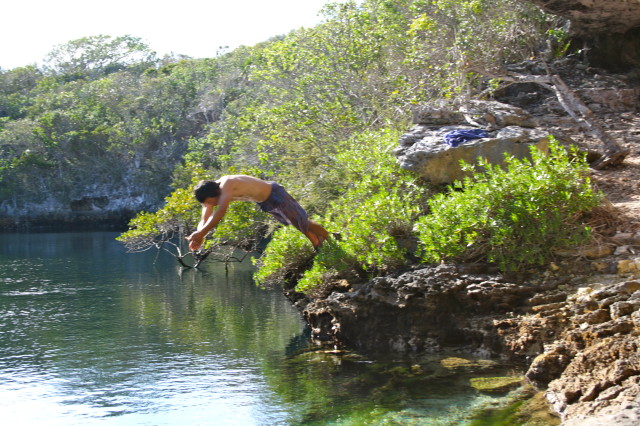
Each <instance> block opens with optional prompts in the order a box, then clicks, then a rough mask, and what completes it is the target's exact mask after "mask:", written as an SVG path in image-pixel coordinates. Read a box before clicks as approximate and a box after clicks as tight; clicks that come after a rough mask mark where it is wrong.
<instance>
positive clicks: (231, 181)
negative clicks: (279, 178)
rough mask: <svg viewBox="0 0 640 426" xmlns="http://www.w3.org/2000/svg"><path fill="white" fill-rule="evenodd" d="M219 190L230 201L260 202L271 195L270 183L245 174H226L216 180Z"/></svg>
mask: <svg viewBox="0 0 640 426" xmlns="http://www.w3.org/2000/svg"><path fill="white" fill-rule="evenodd" d="M217 182H218V184H219V185H220V192H221V194H222V195H226V196H228V197H230V198H231V200H230V201H253V202H255V203H261V202H263V201H265V200H266V199H267V198H269V195H271V184H270V183H269V182H265V181H263V180H262V179H258V178H256V177H253V176H247V175H228V176H223V177H221V178H220V179H219V180H217Z"/></svg>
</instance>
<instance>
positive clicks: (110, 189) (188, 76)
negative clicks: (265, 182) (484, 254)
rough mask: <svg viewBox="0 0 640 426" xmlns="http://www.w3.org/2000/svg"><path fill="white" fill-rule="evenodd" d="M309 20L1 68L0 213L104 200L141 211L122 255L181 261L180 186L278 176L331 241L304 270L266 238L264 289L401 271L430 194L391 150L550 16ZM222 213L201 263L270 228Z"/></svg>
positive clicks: (330, 12)
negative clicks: (206, 44)
mask: <svg viewBox="0 0 640 426" xmlns="http://www.w3.org/2000/svg"><path fill="white" fill-rule="evenodd" d="M322 13H323V16H324V18H325V19H324V21H323V23H321V24H320V25H318V26H316V27H314V28H302V29H299V30H296V31H293V32H291V33H289V34H286V35H282V36H278V37H274V38H273V39H271V40H268V41H265V42H263V43H260V44H258V45H255V46H250V47H246V46H245V47H241V48H238V49H236V50H234V51H231V52H226V53H221V54H217V55H215V57H212V58H210V59H198V60H194V59H189V58H184V57H165V58H157V57H156V56H155V53H154V52H152V51H151V50H150V49H149V47H148V46H147V45H145V44H144V43H143V42H142V41H141V40H139V39H138V38H136V37H131V36H125V37H118V38H112V37H109V36H96V37H88V38H83V39H79V40H73V41H71V42H69V43H68V44H66V45H62V46H58V47H57V48H56V49H54V50H53V51H52V52H51V54H50V55H49V56H48V58H47V66H46V67H44V68H42V69H40V68H38V67H35V66H28V67H23V68H16V69H13V70H0V214H3V213H4V214H16V212H20V211H29V209H31V211H33V207H34V206H37V205H42V204H47V207H46V208H49V209H54V208H59V209H64V208H67V207H68V205H69V203H70V202H71V201H73V200H78V199H82V198H83V197H85V196H87V194H90V195H91V196H101V195H103V196H106V197H108V198H109V199H110V200H120V202H121V203H122V205H126V206H128V207H130V208H134V209H135V210H137V211H143V210H144V211H145V212H143V213H140V214H139V215H138V216H137V217H136V218H135V219H134V220H133V221H132V222H131V224H130V225H131V228H132V229H131V230H130V231H128V232H127V233H125V234H123V235H122V237H121V238H120V239H121V240H122V241H123V242H124V243H125V244H126V245H127V246H128V247H129V248H130V249H132V250H143V249H147V248H153V247H159V246H162V247H166V246H170V247H173V249H174V250H176V254H177V256H178V257H182V256H183V254H184V253H183V250H184V248H183V247H184V246H183V236H184V235H185V233H188V232H189V231H190V230H191V229H192V228H193V227H194V226H195V225H196V223H197V221H198V218H199V206H198V205H197V204H196V203H195V202H194V201H193V200H191V198H190V190H189V188H190V187H191V186H192V185H193V183H194V182H195V181H197V180H198V179H201V178H204V177H206V178H211V177H214V178H215V177H217V176H220V175H223V174H230V173H239V172H244V173H249V174H253V175H256V176H258V177H261V178H265V179H272V180H277V181H279V182H281V183H283V184H284V185H285V186H286V187H287V189H288V190H289V192H291V193H292V195H293V196H294V197H295V198H296V199H298V200H299V201H300V202H301V204H302V205H303V206H304V207H305V208H306V209H307V210H308V212H309V213H310V214H311V215H312V216H314V217H317V218H318V220H319V221H320V222H321V223H322V224H323V225H324V226H326V227H327V228H328V229H329V230H330V231H331V232H333V233H337V234H340V235H339V238H338V237H336V238H333V239H332V240H331V243H329V244H326V245H325V247H323V249H322V250H321V251H320V253H318V254H317V255H316V257H315V261H314V262H311V261H310V259H311V258H312V257H313V253H312V251H311V249H310V247H309V245H308V242H307V241H306V240H305V239H304V238H300V237H301V236H300V235H299V234H298V233H296V232H291V231H292V230H291V229H286V228H285V229H279V230H277V231H276V232H275V235H274V238H273V240H272V241H271V243H270V244H269V246H268V248H267V250H266V253H265V256H264V257H263V258H262V259H260V261H259V263H260V271H259V273H258V277H259V279H260V280H261V281H262V282H269V281H278V280H282V279H285V278H287V277H289V276H290V275H291V273H292V271H297V272H295V273H294V275H296V274H297V275H296V278H301V277H302V280H301V281H300V288H301V289H304V288H311V287H313V286H315V285H316V284H317V283H319V282H321V281H323V280H325V279H327V277H329V278H330V277H337V276H340V274H344V273H346V272H345V271H348V273H350V274H356V275H358V276H368V275H371V274H377V273H382V272H385V271H388V270H390V269H393V268H396V267H399V266H401V265H402V264H404V262H406V259H407V256H408V255H409V250H408V249H409V247H410V246H411V241H412V238H415V235H413V232H412V231H413V226H414V223H415V221H416V220H417V218H418V217H419V216H420V215H421V214H424V212H425V211H426V209H427V208H428V205H427V203H426V197H427V192H428V189H427V188H425V187H424V186H422V185H420V183H419V182H416V181H415V179H414V178H413V177H411V176H408V175H407V174H405V173H403V172H401V171H400V170H399V169H398V168H397V167H396V166H395V164H394V161H393V155H392V153H391V149H392V147H393V146H394V145H395V144H396V141H397V138H398V136H399V133H398V132H399V131H402V130H404V129H406V127H407V126H408V124H409V119H410V114H411V108H412V106H413V105H415V104H418V103H421V102H426V101H431V100H434V99H441V98H443V97H444V98H456V97H472V96H474V95H476V94H478V93H481V92H483V91H484V90H485V89H487V88H488V87H490V85H491V82H490V81H487V80H486V79H483V78H481V77H480V76H479V75H478V74H475V73H474V72H473V71H472V70H477V69H491V68H495V67H499V66H501V65H502V64H504V63H507V62H513V61H520V60H522V59H525V58H529V57H531V56H535V55H537V54H538V53H539V52H538V49H539V48H540V47H541V46H544V45H545V43H543V40H544V38H545V37H546V35H545V34H547V31H548V30H549V29H553V28H552V26H553V25H552V24H553V23H552V22H551V21H550V20H549V19H548V18H547V17H546V16H545V15H544V14H542V13H541V12H540V11H539V10H538V9H537V8H535V7H534V6H532V5H529V4H528V3H526V2H521V1H516V0H507V1H497V0H365V1H362V2H358V3H356V2H352V1H348V2H344V3H328V4H327V5H326V6H325V8H324V9H323V11H322ZM523 167H524V166H523ZM441 202H443V201H441ZM235 204H241V205H242V207H241V206H238V207H237V208H236V207H234V209H232V211H231V212H230V213H229V214H228V215H227V216H226V217H225V219H224V221H223V225H222V226H221V227H220V228H218V230H217V231H216V232H213V233H211V235H210V236H209V240H208V242H207V244H206V245H205V248H204V251H205V252H204V254H207V253H211V252H219V250H221V249H222V247H223V246H224V245H225V244H226V243H233V244H234V245H235V246H238V247H240V246H243V247H245V248H251V247H252V245H251V244H249V243H248V242H249V241H253V242H255V241H256V238H257V237H258V236H263V235H265V232H266V234H267V235H268V234H270V233H271V232H272V231H274V230H275V228H274V225H273V224H274V222H273V221H270V222H269V221H267V222H265V221H264V220H263V219H264V218H265V215H264V214H260V213H257V212H256V211H255V208H253V206H251V205H250V204H247V203H245V204H243V203H235ZM452 214H453V213H452ZM559 220H560V219H559ZM421 223H423V224H424V223H426V222H424V221H422V222H421ZM267 224H270V225H267ZM424 226H425V225H423V227H424ZM426 234H427V233H426V232H425V231H424V230H423V231H422V237H421V238H422V240H423V241H422V243H423V246H424V253H425V256H426V257H425V259H432V258H433V259H435V258H436V257H437V256H436V255H432V257H428V256H429V255H427V253H432V252H430V251H429V250H430V249H429V247H431V246H433V244H434V243H429V242H428V239H427V237H426V236H425V235H426ZM465 238H466V237H465ZM172 244H173V245H172ZM505 247H506V246H505ZM443 253H444V252H443ZM199 255H203V254H202V253H200V254H199ZM455 255H456V256H457V255H458V254H457V253H456V254H455ZM452 256H453V255H449V254H447V253H444V254H442V255H441V257H442V258H449V257H452ZM535 256H537V254H535ZM227 258H228V257H227ZM493 258H494V259H495V260H496V261H499V262H502V260H501V257H500V256H499V255H497V254H496V255H495V256H494V257H493ZM311 263H312V266H310V265H311ZM283 271H285V272H283ZM303 272H304V276H302V275H301V274H303ZM285 275H286V277H285Z"/></svg>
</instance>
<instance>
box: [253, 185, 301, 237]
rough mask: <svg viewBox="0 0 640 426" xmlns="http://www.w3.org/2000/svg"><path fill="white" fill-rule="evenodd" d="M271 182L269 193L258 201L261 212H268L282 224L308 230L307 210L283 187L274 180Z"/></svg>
mask: <svg viewBox="0 0 640 426" xmlns="http://www.w3.org/2000/svg"><path fill="white" fill-rule="evenodd" d="M269 183H270V184H271V195H269V198H267V199H266V200H265V201H263V202H262V203H258V205H259V206H260V208H261V209H262V211H263V212H266V213H269V214H270V215H271V216H273V217H275V218H276V220H277V221H278V222H280V223H282V224H284V225H293V226H295V227H296V228H298V229H299V230H300V231H302V232H303V233H306V232H307V231H308V230H309V218H308V217H307V212H306V211H305V210H304V209H303V208H302V206H300V204H298V202H297V201H296V200H294V199H293V197H292V196H291V195H289V193H288V192H287V190H286V189H284V187H283V186H282V185H280V184H278V183H276V182H269Z"/></svg>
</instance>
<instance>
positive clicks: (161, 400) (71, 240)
mask: <svg viewBox="0 0 640 426" xmlns="http://www.w3.org/2000/svg"><path fill="white" fill-rule="evenodd" d="M116 236H117V234H115V233H107V232H99V233H59V234H2V235H0V414H1V415H2V418H3V419H9V418H10V419H11V424H47V425H51V424H61V425H74V424H83V425H85V424H93V423H99V424H136V425H169V424H181V425H192V424H238V425H253V424H255V425H258V424H260V425H273V424H344V425H359V424H429V425H440V424H441V425H449V424H451V425H454V424H456V425H457V424H464V423H465V422H466V421H467V420H468V416H469V413H470V412H471V411H473V409H475V408H479V407H484V406H486V405H487V404H489V405H492V404H496V403H497V402H499V401H501V399H500V398H501V397H500V396H487V395H482V394H479V393H478V392H476V391H475V390H474V389H472V388H471V387H470V386H469V378H470V377H477V376H479V375H501V374H505V371H506V372H507V373H510V372H512V371H511V369H510V367H509V366H492V367H491V368H486V367H485V368H479V369H472V370H469V369H462V370H451V369H446V368H443V367H442V364H441V363H440V358H421V359H419V360H416V359H413V360H406V359H405V360H397V359H396V360H389V359H381V358H376V359H373V358H369V357H365V356H362V355H358V354H355V353H341V352H333V351H322V350H317V349H316V348H313V347H310V346H309V343H308V339H307V330H306V329H305V326H304V323H303V321H302V320H301V318H300V314H299V313H298V312H297V311H296V310H295V309H294V308H293V307H292V306H291V305H290V303H289V302H288V301H287V300H286V299H285V298H284V297H283V295H282V294H281V292H280V291H279V290H277V289H276V290H263V289H259V288H257V287H256V286H255V285H254V284H253V281H252V278H251V275H252V272H253V267H252V266H251V262H250V261H245V262H243V263H241V264H232V265H231V266H230V268H229V270H228V273H226V272H225V268H224V267H223V266H221V265H217V264H214V263H212V262H210V263H208V264H206V265H205V268H204V270H203V271H192V270H187V271H182V270H181V269H180V268H179V267H178V264H177V262H176V261H175V260H174V259H173V258H171V257H170V256H164V255H160V256H159V257H158V258H157V260H155V262H154V259H155V257H156V253H155V252H154V253H151V252H149V253H142V254H127V253H125V251H124V248H123V247H122V246H121V245H120V244H119V243H118V242H116V241H115V240H114V238H115V237H116Z"/></svg>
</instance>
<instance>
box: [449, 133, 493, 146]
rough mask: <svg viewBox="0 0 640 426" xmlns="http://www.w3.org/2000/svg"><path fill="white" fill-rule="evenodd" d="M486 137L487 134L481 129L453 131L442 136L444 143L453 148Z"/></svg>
mask: <svg viewBox="0 0 640 426" xmlns="http://www.w3.org/2000/svg"><path fill="white" fill-rule="evenodd" d="M486 137H487V132H485V131H484V130H482V129H466V130H453V131H451V132H449V133H447V134H446V135H444V141H445V142H446V143H447V145H450V146H452V147H454V148H455V147H456V146H458V145H460V144H462V143H465V142H467V141H470V140H473V139H481V138H486Z"/></svg>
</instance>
